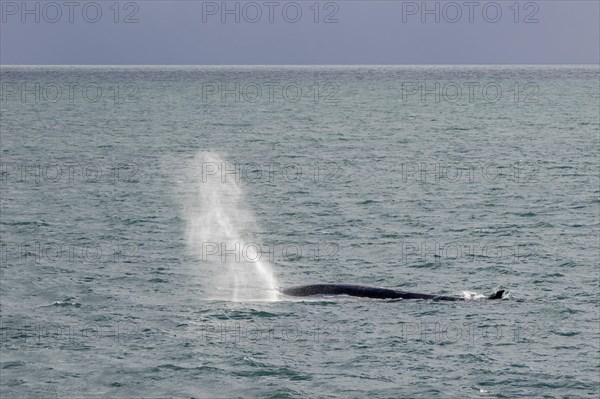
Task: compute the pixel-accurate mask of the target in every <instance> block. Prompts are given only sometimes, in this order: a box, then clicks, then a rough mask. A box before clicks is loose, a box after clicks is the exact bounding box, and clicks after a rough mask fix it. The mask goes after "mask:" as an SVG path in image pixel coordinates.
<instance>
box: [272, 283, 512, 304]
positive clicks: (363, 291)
mask: <svg viewBox="0 0 600 399" xmlns="http://www.w3.org/2000/svg"><path fill="white" fill-rule="evenodd" d="M281 292H282V293H284V294H285V295H290V296H313V295H349V296H357V297H363V298H376V299H430V300H432V301H464V300H465V298H459V297H454V296H446V295H431V294H417V293H414V292H406V291H397V290H390V289H387V288H375V287H366V286H362V285H349V284H314V285H301V286H299V287H291V288H286V289H284V290H282V291H281ZM503 295H504V290H500V291H498V292H496V293H495V294H492V295H490V296H489V297H488V299H502V296H503Z"/></svg>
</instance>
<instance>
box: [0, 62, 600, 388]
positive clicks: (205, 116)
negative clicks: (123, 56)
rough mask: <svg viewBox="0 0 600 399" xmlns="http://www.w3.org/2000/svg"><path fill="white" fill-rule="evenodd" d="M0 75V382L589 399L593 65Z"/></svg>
mask: <svg viewBox="0 0 600 399" xmlns="http://www.w3.org/2000/svg"><path fill="white" fill-rule="evenodd" d="M0 78H1V85H0V86H1V89H2V92H1V101H0V110H1V115H0V128H1V131H0V133H1V142H0V144H1V147H0V153H1V180H0V200H1V202H0V210H1V222H0V232H1V236H2V237H1V241H2V243H1V244H2V246H1V248H2V253H1V269H0V270H1V284H0V288H1V294H0V299H1V300H0V305H1V306H0V338H1V340H0V346H1V348H0V349H1V352H0V354H1V355H0V363H1V369H0V376H1V378H0V380H1V381H0V397H2V399H9V398H337V397H340V398H341V397H343V398H365V397H369V398H400V397H406V398H465V397H469V398H514V397H527V398H541V397H548V398H550V397H552V398H554V397H569V398H597V397H598V395H599V393H600V332H599V329H600V314H599V307H598V306H599V305H598V304H599V303H600V302H599V299H600V298H599V288H600V287H599V280H600V269H599V266H598V265H599V262H600V236H599V231H600V220H599V214H600V201H599V194H600V187H599V184H600V180H599V151H598V150H599V148H600V142H599V140H600V132H599V119H600V115H599V113H600V72H599V69H598V66H406V67H387V66H356V67H355V66H346V67H334V66H320V67H312V66H302V67H293V66H289V67H270V66H261V67H227V66H223V67H175V66H171V67H158V66H156V67H108V66H105V67H2V68H1V69H0ZM322 282H328V283H349V284H350V283H351V284H364V285H371V286H377V287H386V288H397V289H402V290H406V291H414V292H422V293H439V294H446V295H455V296H462V297H464V298H465V299H467V300H466V301H459V302H448V303H442V302H432V301H412V300H404V301H402V300H400V301H385V300H370V299H360V298H349V297H326V296H322V297H314V298H290V297H285V296H283V295H281V294H279V293H278V288H279V287H289V286H293V285H299V284H310V283H322ZM499 289H506V290H508V291H509V295H508V297H507V298H505V299H503V300H499V301H487V300H485V299H481V297H482V296H483V295H488V294H490V293H492V292H494V291H496V290H499Z"/></svg>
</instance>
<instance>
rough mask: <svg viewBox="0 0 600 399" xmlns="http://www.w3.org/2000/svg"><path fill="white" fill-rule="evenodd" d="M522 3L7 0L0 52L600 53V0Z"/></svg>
mask: <svg viewBox="0 0 600 399" xmlns="http://www.w3.org/2000/svg"><path fill="white" fill-rule="evenodd" d="M515 3H516V0H509V1H502V0H497V1H495V2H494V1H470V0H458V1H447V0H444V1H426V2H422V1H415V2H413V1H399V0H387V1H380V0H340V1H319V2H316V1H315V0H296V1H277V0H258V1H247V0H243V1H222V0H219V1H215V2H212V1H195V0H186V1H181V0H175V1H154V0H144V1H121V2H119V3H118V4H119V6H118V7H115V6H114V4H115V0H108V1H106V0H96V1H95V2H94V1H77V0H57V1H25V2H23V1H22V0H18V1H6V0H1V1H0V5H1V8H0V10H1V13H2V15H1V25H0V45H1V48H0V62H1V63H2V64H161V65H162V64H523V63H526V64H548V63H552V64H572V63H577V64H579V63H600V55H599V53H600V29H599V24H600V1H598V0H587V1H578V0H574V1H556V0H546V1H539V0H537V1H519V2H518V3H517V6H515ZM315 4H316V6H315ZM236 19H237V21H236Z"/></svg>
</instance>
